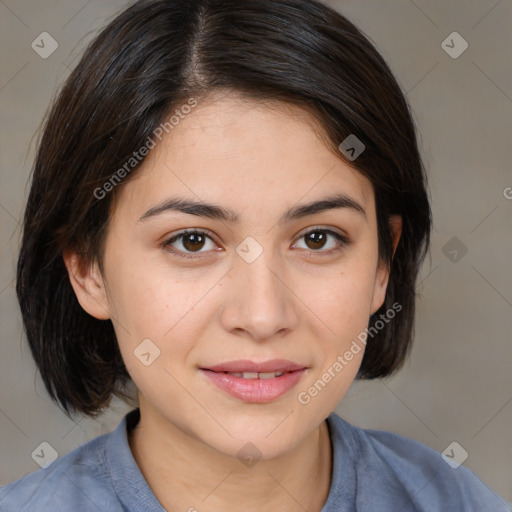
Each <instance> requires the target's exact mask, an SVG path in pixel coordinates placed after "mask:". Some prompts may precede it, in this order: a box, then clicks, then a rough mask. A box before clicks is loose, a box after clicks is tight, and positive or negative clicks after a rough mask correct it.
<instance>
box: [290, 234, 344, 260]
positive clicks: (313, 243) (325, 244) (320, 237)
mask: <svg viewBox="0 0 512 512" xmlns="http://www.w3.org/2000/svg"><path fill="white" fill-rule="evenodd" d="M301 240H304V244H305V246H303V247H299V249H305V250H307V251H312V252H319V253H327V254H330V253H333V252H336V251H339V250H341V249H342V248H343V247H345V246H347V245H348V244H349V240H348V239H347V238H346V237H345V236H343V235H341V234H340V233H337V232H336V231H332V230H330V229H322V228H315V229H312V230H310V231H308V232H307V233H304V234H302V235H301V236H300V238H299V241H301ZM295 246H297V244H296V245H295Z"/></svg>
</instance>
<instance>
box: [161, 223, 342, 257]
mask: <svg viewBox="0 0 512 512" xmlns="http://www.w3.org/2000/svg"><path fill="white" fill-rule="evenodd" d="M315 231H323V232H325V233H327V234H330V235H332V236H334V237H335V238H336V239H337V241H338V247H335V248H332V249H329V250H322V249H319V250H307V249H302V250H304V251H306V252H308V254H314V255H322V254H330V253H333V252H336V251H339V250H341V249H342V248H343V247H345V246H347V245H349V244H350V239H349V238H348V236H347V235H346V234H344V233H339V232H338V231H336V229H335V228H333V227H330V226H318V225H317V226H309V227H307V228H304V230H302V231H301V232H299V234H298V235H297V236H296V237H295V241H294V243H293V245H295V244H296V243H297V242H298V241H299V240H300V239H302V238H304V237H305V236H306V235H308V234H310V233H314V232H315ZM196 233H197V234H200V235H205V236H206V237H207V238H209V239H210V240H211V241H212V242H213V243H214V244H216V245H219V244H218V243H217V241H216V240H215V238H216V237H215V235H214V234H213V232H212V231H210V230H209V229H207V228H186V229H183V230H181V231H178V232H177V233H173V234H172V235H171V236H170V237H169V238H166V240H164V241H163V242H162V244H161V245H162V247H163V248H164V249H167V250H168V251H169V252H171V253H173V254H176V255H178V257H181V258H189V259H191V258H200V257H204V256H201V255H203V254H205V253H206V254H208V253H209V252H211V250H210V251H196V252H187V251H181V250H177V249H174V248H172V246H171V244H172V243H174V242H175V241H176V240H178V239H179V238H180V237H182V236H185V235H189V234H196ZM293 245H292V247H293ZM213 250H214V251H217V250H219V249H213Z"/></svg>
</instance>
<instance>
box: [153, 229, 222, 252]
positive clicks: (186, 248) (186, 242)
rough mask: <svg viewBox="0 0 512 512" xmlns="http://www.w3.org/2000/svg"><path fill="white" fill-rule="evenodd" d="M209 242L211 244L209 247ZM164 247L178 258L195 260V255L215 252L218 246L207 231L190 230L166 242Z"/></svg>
mask: <svg viewBox="0 0 512 512" xmlns="http://www.w3.org/2000/svg"><path fill="white" fill-rule="evenodd" d="M208 242H209V243H210V246H209V247H208ZM163 247H164V248H166V249H167V250H169V251H170V252H173V253H175V254H176V255H177V256H180V257H183V258H194V257H195V256H193V253H202V252H208V251H210V250H214V249H215V248H216V247H217V246H216V244H215V242H214V241H213V240H212V238H211V237H210V236H209V235H208V234H207V233H206V232H205V231H196V230H188V231H183V232H181V233H179V234H177V235H175V236H173V237H172V238H170V239H169V240H167V241H166V242H164V243H163ZM203 249H204V250H203Z"/></svg>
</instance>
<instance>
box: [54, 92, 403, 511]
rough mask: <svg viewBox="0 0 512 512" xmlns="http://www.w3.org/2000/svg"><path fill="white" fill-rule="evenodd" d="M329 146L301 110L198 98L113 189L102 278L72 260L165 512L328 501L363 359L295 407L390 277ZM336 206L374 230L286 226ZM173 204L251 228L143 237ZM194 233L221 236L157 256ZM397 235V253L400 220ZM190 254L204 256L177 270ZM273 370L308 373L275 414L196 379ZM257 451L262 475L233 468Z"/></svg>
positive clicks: (177, 221) (212, 225) (176, 218)
mask: <svg viewBox="0 0 512 512" xmlns="http://www.w3.org/2000/svg"><path fill="white" fill-rule="evenodd" d="M320 131H321V129H320V127H319V126H318V125H317V123H316V122H315V120H314V119H313V118H312V117H310V115H309V114H308V113H307V112H305V111H304V110H302V109H300V108H298V107H296V106H291V105H287V104H284V103H274V102H272V103H266V104H263V103H255V102H253V101H249V100H247V99H242V98H240V97H237V96H235V95H234V94H232V93H231V94H224V95H223V96H217V97H215V96H214V97H210V99H207V100H202V101H200V102H199V105H198V106H197V107H196V108H195V109H194V110H193V111H192V112H191V113H190V114H187V116H185V118H184V119H182V120H181V121H180V123H179V124H178V125H177V126H175V127H174V129H173V130H172V131H170V132H169V134H168V135H166V136H165V137H164V138H163V139H162V141H161V142H160V143H159V144H158V145H157V146H156V147H155V148H154V149H153V150H152V151H151V152H150V154H149V155H148V157H147V158H146V160H145V161H144V163H143V164H142V166H141V167H140V168H139V169H138V170H137V173H136V175H134V176H133V177H132V178H131V179H130V180H129V181H128V182H127V183H126V184H124V185H123V187H122V188H121V189H120V190H119V191H116V192H117V200H116V202H115V208H113V211H112V215H111V221H110V224H109V227H108V230H107V235H106V242H105V250H104V260H103V273H102V272H100V269H99V266H98V264H97V263H96V262H95V263H92V264H90V265H88V266H86V267H85V268H82V267H81V265H80V260H79V255H78V254H74V253H71V252H66V253H65V255H64V259H65V262H66V265H67V268H68V272H69V276H70V280H71V283H72V285H73V287H74V290H75V293H76V295H77V298H78V300H79V301H80V304H81V305H82V307H83V308H84V309H85V310H86V311H87V312H88V313H89V314H91V315H93V316H94V317H96V318H100V319H107V318H110V319H111V320H112V322H113V325H114V328H115V331H116V335H117V338H118V342H119V346H120V350H121V353H122V356H123V359H124V362H125V364H126V367H127V369H128V371H129V373H130V375H131V377H132V379H133V381H134V382H135V384H136V386H137V388H138V397H139V403H140V412H141V420H140V422H139V424H138V425H137V427H136V428H135V429H134V430H133V432H132V434H131V436H130V438H129V442H130V447H131V449H132V453H133V455H134V458H135V460H136V461H137V463H138V465H139V467H140V468H141V471H142V473H143V475H144V477H145V478H146V480H147V482H148V483H149V485H150V487H151V488H152V490H153V492H154V493H155V495H156V497H157V498H158V499H159V500H160V502H161V503H162V505H163V506H164V507H165V508H166V509H167V510H194V509H197V510H198V511H200V512H203V511H214V510H216V511H218V510H223V511H231V510H239V509H240V503H243V507H244V510H247V511H252V510H254V511H256V510H258V511H260V510H262V509H265V510H286V511H303V510H304V509H307V510H308V511H320V509H321V508H322V506H323V504H324V503H325V500H326V499H327V495H328V492H329V488H330V483H331V472H332V456H331V448H332V447H331V443H330V439H329V435H328V429H327V425H326V423H325V421H324V420H325V418H326V417H327V416H328V415H329V414H330V413H331V411H333V410H334V409H335V407H336V405H337V404H338V403H339V402H340V400H341V399H342V398H343V396H344V395H345V393H346V392H347V390H348V388H349V387H350V385H351V383H352V381H353V380H354V378H355V376H356V374H357V371H358V369H359V366H360V364H361V360H362V357H363V353H364V351H363V350H361V351H360V352H359V353H358V354H356V355H354V358H353V359H352V360H351V361H350V362H349V363H348V364H347V365H346V366H345V367H344V368H343V371H341V372H339V373H337V374H336V377H335V378H333V379H332V381H331V382H330V383H328V384H327V385H326V386H325V388H324V389H323V390H322V391H321V392H320V393H318V395H317V396H316V397H314V398H312V399H311V401H310V402H309V403H308V404H307V405H303V404H301V403H299V401H298V399H297V395H298V393H299V392H301V391H305V390H308V388H310V387H311V386H312V385H313V384H314V383H315V381H317V380H318V379H319V378H320V377H321V376H322V374H323V373H324V372H325V371H327V369H328V368H329V367H332V365H333V363H334V362H335V361H336V360H337V357H338V355H341V354H344V353H345V352H346V351H347V350H348V349H349V347H350V345H351V343H352V341H353V340H354V339H356V337H357V335H358V334H359V333H360V332H361V331H363V330H364V329H365V327H367V325H368V319H369V316H370V315H371V314H372V313H373V312H375V311H376V310H377V309H378V308H379V307H380V306H381V305H382V303H383V301H384V297H385V290H386V286H387V283H388V278H389V270H388V268H387V267H386V265H384V264H383V263H382V262H380V261H379V258H378V246H377V219H376V213H375V198H374V193H373V187H372V184H371V182H370V181H369V180H368V179H367V178H366V177H364V176H363V175H362V174H361V173H359V172H358V171H357V170H355V169H353V168H352V167H350V166H349V165H348V164H347V163H345V162H344V161H343V160H342V159H341V158H340V157H339V156H337V155H335V154H334V153H333V152H332V151H330V150H329V149H328V148H327V147H326V145H325V144H324V142H322V137H320V136H319V133H320ZM333 193H339V194H344V195H346V196H349V197H350V198H351V199H353V200H354V201H356V202H357V203H358V204H359V205H361V206H362V207H363V208H364V214H362V213H361V212H358V211H356V210H354V209H352V208H336V209H330V210H326V211H323V212H318V213H315V214H312V215H309V216H307V217H303V218H300V219H295V220H292V221H289V222H285V223H283V224H279V223H278V220H279V218H280V217H281V215H282V213H283V212H284V211H285V210H287V209H289V208H291V207H294V206H297V205H299V204H304V203H308V202H311V201H315V200H319V199H322V198H324V197H326V196H330V195H332V194H333ZM171 196H180V197H184V198H186V199H192V200H197V201H199V200H201V201H204V202H208V203H215V204H217V205H220V206H222V207H225V208H230V209H232V210H234V211H235V212H236V213H238V215H239V216H240V221H239V222H238V223H234V222H229V221H220V220H217V219H208V218H203V217H198V216H195V215H190V214H186V213H182V212H176V211H167V212H166V213H162V214H160V215H155V216H153V217H151V218H148V219H146V220H144V221H139V218H140V217H141V216H142V215H143V214H144V213H145V212H146V211H147V210H148V209H149V208H151V207H153V206H155V205H157V204H159V203H160V202H162V201H163V200H165V199H167V198H169V197H171ZM186 228H189V229H190V228H196V229H198V230H205V229H206V230H209V232H210V234H211V237H212V238H211V239H209V238H205V239H204V243H203V245H202V246H201V244H199V245H193V244H191V243H190V238H186V237H185V238H181V239H177V240H175V241H174V242H173V244H172V246H171V247H172V248H174V249H175V251H176V252H175V253H173V252H172V250H170V249H169V246H168V247H164V246H163V245H162V244H163V242H165V241H168V240H170V239H171V238H173V236H175V235H176V234H179V232H180V231H182V230H183V229H186ZM314 228H315V229H314ZM391 228H392V234H393V242H394V246H395V247H396V244H397V242H398V239H399V236H400V229H401V220H400V218H399V217H393V218H392V219H391ZM322 229H323V230H326V229H328V230H331V231H334V232H336V233H339V234H341V235H344V236H345V237H346V238H347V239H348V241H349V243H348V244H344V243H341V242H339V241H338V240H337V239H336V238H335V237H334V236H333V235H328V234H327V239H326V240H325V242H323V245H322V242H320V243H317V244H316V245H315V244H311V243H309V244H308V239H307V238H306V237H304V234H305V233H307V232H309V231H315V232H317V233H318V232H320V233H323V234H326V233H325V231H322ZM207 234H208V233H207ZM248 236H251V237H253V238H254V239H255V240H256V241H257V242H258V244H259V245H260V246H261V247H262V249H263V252H262V254H261V255H260V256H259V257H258V258H257V259H256V260H255V261H253V262H252V263H247V262H246V261H244V259H242V258H241V257H240V256H239V255H238V254H237V252H236V251H235V249H236V248H237V246H238V245H239V244H240V243H241V242H242V241H243V240H244V239H245V238H246V237H248ZM184 244H185V245H184ZM187 249H189V250H188V254H191V255H192V256H195V257H193V258H189V259H187V258H183V257H180V256H179V254H180V251H181V254H183V253H185V254H187ZM330 249H334V250H333V251H331V252H330V253H329V252H328V251H329V250H330ZM194 250H196V252H193V251H194ZM197 251H199V252H197ZM147 338H149V339H151V340H152V342H153V343H154V344H155V345H156V346H157V347H158V348H159V350H160V356H159V357H157V358H156V359H155V360H154V361H153V362H152V363H151V364H150V365H149V366H145V365H144V364H142V363H141V361H140V360H139V359H138V358H137V357H135V355H134V350H135V349H136V347H137V346H138V345H139V344H140V343H141V341H142V340H144V339H147ZM274 358H283V359H290V360H292V361H295V362H297V363H300V364H302V365H304V366H306V367H307V368H308V369H307V370H306V372H305V374H304V375H303V376H302V377H301V380H300V381H299V383H298V384H297V385H296V386H295V387H294V388H293V389H292V390H291V391H289V392H287V393H286V394H285V395H283V396H281V397H279V398H277V399H276V400H274V401H272V402H269V403H263V404H261V403H260V404H257V403H256V404H255V403H246V402H244V401H241V400H239V399H237V398H234V397H231V396H229V395H227V394H226V393H224V392H223V391H221V390H219V389H218V388H217V387H215V386H214V385H212V383H211V382H210V381H209V380H208V379H206V378H205V377H204V375H203V373H202V372H201V371H200V370H199V368H200V367H205V366H211V365H214V364H218V363H221V362H226V361H231V360H236V359H249V360H253V361H258V362H259V361H265V360H268V359H274ZM248 442H250V443H252V444H253V445H255V446H256V447H257V449H258V450H259V452H260V454H261V459H260V460H259V461H258V462H257V463H256V464H255V465H253V466H252V467H246V466H245V465H244V464H242V463H241V461H240V460H239V459H238V457H237V452H238V451H239V450H240V449H241V448H242V447H243V446H244V445H246V443H248Z"/></svg>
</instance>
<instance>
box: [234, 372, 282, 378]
mask: <svg viewBox="0 0 512 512" xmlns="http://www.w3.org/2000/svg"><path fill="white" fill-rule="evenodd" d="M226 373H228V374H229V375H232V376H233V377H242V378H244V379H273V378H274V377H280V376H281V375H283V372H267V373H258V372H226Z"/></svg>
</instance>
